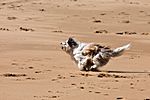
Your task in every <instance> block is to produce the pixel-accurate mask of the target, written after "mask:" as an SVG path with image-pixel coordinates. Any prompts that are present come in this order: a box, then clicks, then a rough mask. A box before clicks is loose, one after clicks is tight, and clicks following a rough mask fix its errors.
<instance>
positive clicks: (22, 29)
mask: <svg viewBox="0 0 150 100" xmlns="http://www.w3.org/2000/svg"><path fill="white" fill-rule="evenodd" d="M19 29H20V31H26V32H27V31H30V32H32V31H35V30H34V29H32V28H24V27H20V28H19Z"/></svg>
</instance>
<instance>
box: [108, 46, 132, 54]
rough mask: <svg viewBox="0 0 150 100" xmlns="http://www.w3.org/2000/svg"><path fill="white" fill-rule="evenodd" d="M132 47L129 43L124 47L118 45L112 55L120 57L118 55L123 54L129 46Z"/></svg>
mask: <svg viewBox="0 0 150 100" xmlns="http://www.w3.org/2000/svg"><path fill="white" fill-rule="evenodd" d="M130 47H131V44H127V45H124V46H122V47H118V48H116V49H114V50H113V52H112V54H111V56H112V57H118V56H121V55H122V54H123V53H124V51H125V50H128V49H129V48H130Z"/></svg>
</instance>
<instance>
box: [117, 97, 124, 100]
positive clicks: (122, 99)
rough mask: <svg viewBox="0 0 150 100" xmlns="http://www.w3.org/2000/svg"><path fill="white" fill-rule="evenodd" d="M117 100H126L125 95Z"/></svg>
mask: <svg viewBox="0 0 150 100" xmlns="http://www.w3.org/2000/svg"><path fill="white" fill-rule="evenodd" d="M116 100H126V99H125V98H124V97H117V98H116Z"/></svg>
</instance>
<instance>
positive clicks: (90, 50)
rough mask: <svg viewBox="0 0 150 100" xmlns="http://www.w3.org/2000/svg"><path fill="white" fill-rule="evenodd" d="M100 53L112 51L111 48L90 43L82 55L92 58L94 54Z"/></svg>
mask: <svg viewBox="0 0 150 100" xmlns="http://www.w3.org/2000/svg"><path fill="white" fill-rule="evenodd" d="M99 51H108V52H109V51H111V50H110V48H109V47H105V46H101V45H99V44H95V43H90V44H88V45H87V46H86V47H85V48H84V49H83V52H82V54H83V55H84V56H91V55H93V54H96V53H97V52H99Z"/></svg>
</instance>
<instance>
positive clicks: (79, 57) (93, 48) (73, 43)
mask: <svg viewBox="0 0 150 100" xmlns="http://www.w3.org/2000/svg"><path fill="white" fill-rule="evenodd" d="M60 44H61V49H62V50H63V51H65V52H66V53H67V54H69V55H70V56H71V58H72V59H73V60H74V61H75V62H76V64H77V65H78V68H79V70H80V71H96V70H98V68H99V67H102V66H104V65H106V64H107V63H108V62H109V60H110V59H111V58H112V57H118V56H121V55H122V54H123V53H124V51H126V50H128V49H129V47H130V44H127V45H124V46H122V47H118V48H116V49H111V48H110V47H107V46H102V45H100V44H97V43H82V42H79V41H77V40H76V39H74V38H71V37H70V38H69V39H67V40H66V41H65V42H61V43H60Z"/></svg>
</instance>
